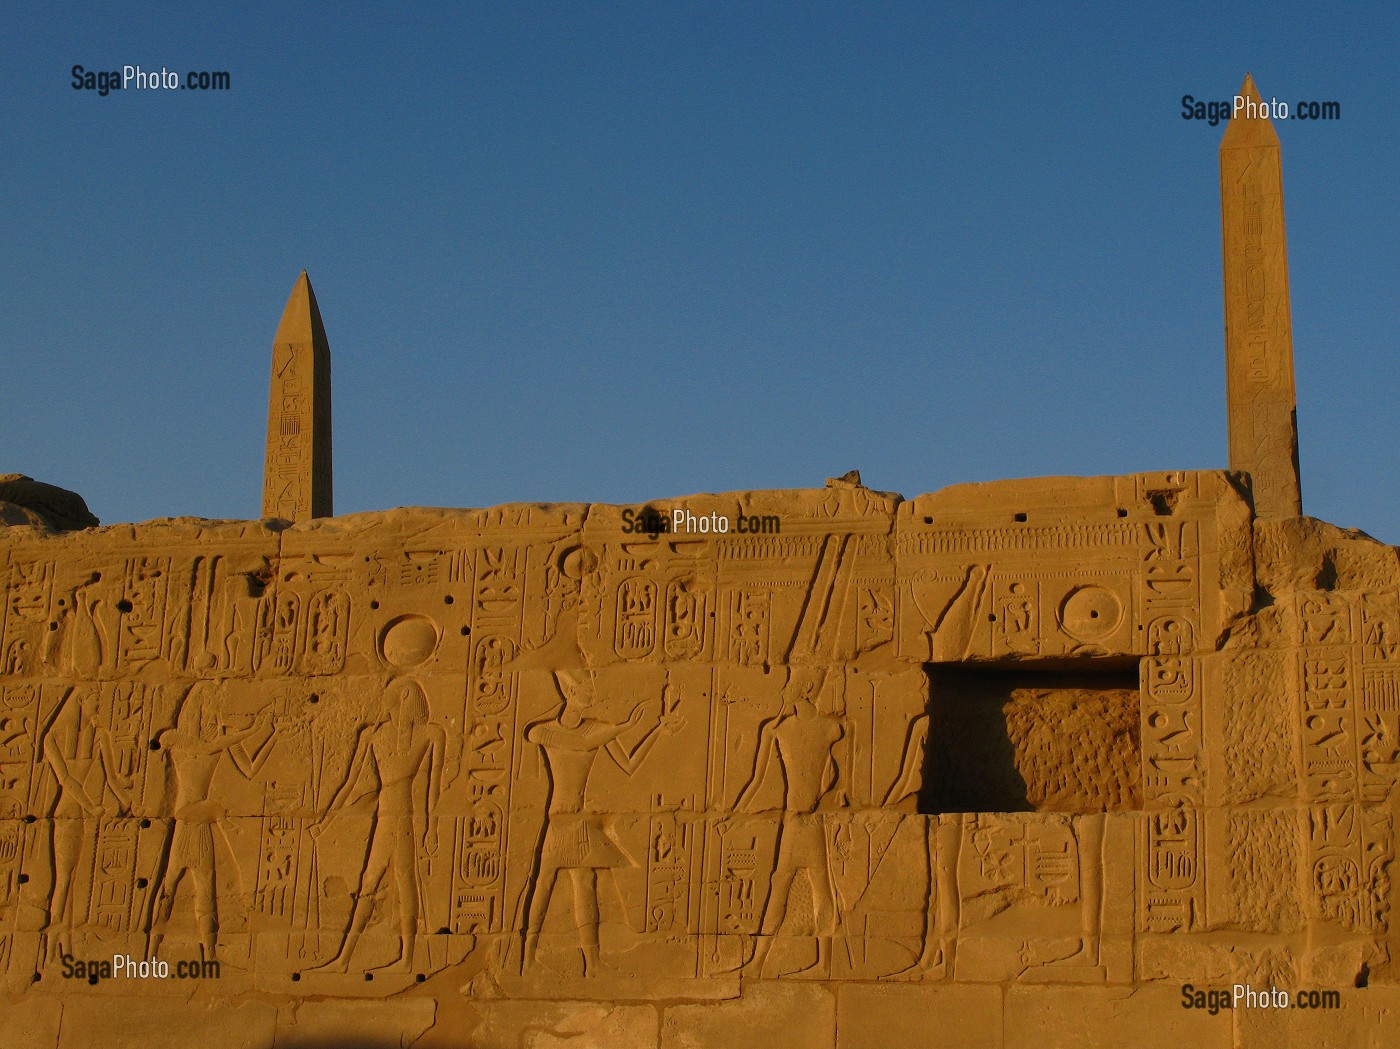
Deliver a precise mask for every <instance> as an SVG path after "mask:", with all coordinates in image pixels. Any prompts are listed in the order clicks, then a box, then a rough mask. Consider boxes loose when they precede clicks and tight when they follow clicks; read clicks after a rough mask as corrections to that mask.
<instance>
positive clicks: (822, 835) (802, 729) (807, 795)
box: [734, 668, 845, 975]
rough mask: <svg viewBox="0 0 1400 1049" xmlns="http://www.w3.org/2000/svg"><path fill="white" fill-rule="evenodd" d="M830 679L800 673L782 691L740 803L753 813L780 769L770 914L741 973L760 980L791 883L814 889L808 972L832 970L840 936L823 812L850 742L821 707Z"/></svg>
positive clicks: (762, 733) (817, 673)
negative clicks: (839, 750)
mask: <svg viewBox="0 0 1400 1049" xmlns="http://www.w3.org/2000/svg"><path fill="white" fill-rule="evenodd" d="M822 685H823V674H822V673H821V672H820V671H814V670H809V669H805V668H804V669H795V670H793V671H792V676H791V678H790V679H789V681H788V683H787V686H786V687H785V688H784V690H783V707H782V710H781V711H780V712H779V714H778V715H777V716H776V717H773V718H769V719H768V720H767V721H765V722H764V723H763V725H762V726H761V727H760V729H759V734H758V753H757V754H756V756H755V758H754V768H753V774H752V776H750V778H749V781H748V784H747V785H746V786H745V787H744V789H743V791H742V792H740V794H739V799H738V801H736V802H735V804H734V808H735V811H736V812H749V811H752V806H753V803H754V799H755V798H756V797H757V796H758V793H759V791H760V790H761V789H762V788H763V785H764V783H765V782H766V781H767V779H768V776H769V775H770V773H771V772H772V770H773V769H774V767H775V766H776V768H777V771H778V774H779V775H780V776H781V777H782V781H783V801H782V805H783V808H782V823H781V825H780V827H779V829H778V856H777V863H776V864H775V867H774V870H773V880H772V882H771V883H770V885H769V890H768V899H767V901H766V903H765V904H764V907H763V919H762V923H761V925H760V927H759V936H758V942H757V945H756V947H755V949H754V953H753V956H752V958H750V959H748V960H747V961H746V962H744V963H742V964H741V965H740V968H749V967H750V966H752V967H753V969H754V970H755V971H756V972H757V973H759V974H760V975H761V974H762V972H763V963H764V961H765V960H766V959H767V957H768V952H769V951H770V950H771V949H772V946H773V940H774V938H775V937H776V936H777V933H778V929H779V928H781V927H782V924H783V918H784V917H785V916H786V914H787V907H788V899H789V896H790V895H791V892H792V883H793V881H794V880H795V879H796V877H797V875H798V874H799V873H801V874H805V875H806V877H807V881H808V884H809V885H810V886H811V889H812V906H813V910H814V911H815V933H816V939H817V960H816V961H815V962H814V963H813V964H812V965H811V966H809V967H808V969H807V970H804V971H808V970H812V969H818V968H821V967H824V966H825V965H827V964H828V962H829V960H830V955H831V940H832V937H833V936H834V935H835V933H836V888H835V883H834V881H833V879H832V873H831V858H830V856H829V855H828V852H827V843H826V832H825V828H824V825H823V819H822V815H821V813H820V812H819V811H818V808H819V806H820V805H821V804H822V802H823V801H825V800H826V799H827V798H828V797H829V796H830V795H831V794H832V791H833V788H834V787H835V786H836V782H837V779H838V769H837V766H836V758H835V755H834V754H833V748H835V746H836V744H837V743H838V742H839V741H840V740H841V738H842V737H843V736H844V735H845V729H844V727H843V726H842V724H841V721H840V720H839V719H838V718H836V717H834V716H833V715H831V714H828V713H824V712H823V711H822V710H821V709H820V708H819V707H818V705H817V704H818V698H819V696H820V695H821V691H822Z"/></svg>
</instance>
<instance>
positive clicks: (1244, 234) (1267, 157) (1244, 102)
mask: <svg viewBox="0 0 1400 1049" xmlns="http://www.w3.org/2000/svg"><path fill="white" fill-rule="evenodd" d="M1220 213H1221V226H1222V231H1223V237H1224V252H1225V379H1226V390H1227V397H1228V400H1229V419H1230V469H1232V470H1243V471H1246V472H1247V473H1249V475H1250V477H1251V478H1252V481H1253V489H1254V512H1255V515H1256V516H1257V517H1260V518H1271V519H1279V518H1288V517H1298V516H1299V515H1301V514H1302V497H1301V494H1300V489H1299V484H1298V422H1297V401H1296V398H1295V394H1294V390H1293V325H1292V321H1291V320H1290V317H1289V309H1288V256H1287V252H1286V251H1285V248H1284V231H1283V173H1282V169H1281V168H1280V165H1279V146H1278V135H1277V134H1275V133H1274V128H1273V125H1272V124H1271V123H1270V122H1269V118H1268V115H1267V113H1266V111H1265V107H1264V103H1263V102H1262V101H1261V100H1260V98H1259V92H1258V90H1257V89H1256V88H1255V86H1254V80H1253V78H1251V77H1250V76H1249V75H1248V74H1246V75H1245V78H1244V86H1243V87H1241V88H1240V94H1239V98H1238V99H1237V101H1236V105H1235V111H1234V114H1233V115H1232V117H1231V119H1230V125H1229V127H1228V128H1227V129H1226V131H1225V136H1224V138H1223V139H1221V142H1220Z"/></svg>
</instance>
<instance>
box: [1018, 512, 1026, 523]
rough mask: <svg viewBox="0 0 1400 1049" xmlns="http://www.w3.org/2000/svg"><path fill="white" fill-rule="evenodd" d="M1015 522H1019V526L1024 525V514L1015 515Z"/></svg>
mask: <svg viewBox="0 0 1400 1049" xmlns="http://www.w3.org/2000/svg"><path fill="white" fill-rule="evenodd" d="M1016 520H1017V521H1019V522H1020V523H1021V524H1025V523H1026V515H1025V514H1017V515H1016Z"/></svg>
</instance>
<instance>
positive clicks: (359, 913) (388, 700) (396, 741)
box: [318, 678, 447, 972]
mask: <svg viewBox="0 0 1400 1049" xmlns="http://www.w3.org/2000/svg"><path fill="white" fill-rule="evenodd" d="M446 749H447V735H446V733H445V732H443V730H442V728H441V727H439V726H438V725H434V724H430V723H429V721H428V698H427V696H425V695H424V693H423V688H422V686H421V685H419V684H418V682H417V681H415V680H413V679H412V678H399V679H398V680H395V681H392V682H390V683H389V686H388V687H387V688H386V689H385V691H384V697H383V703H382V706H381V708H380V713H379V721H378V722H377V723H376V724H374V725H368V726H366V727H364V728H363V729H361V730H360V735H359V739H358V740H357V741H356V743H355V753H354V756H353V757H352V758H351V759H350V768H349V770H348V772H347V773H346V776H345V781H344V783H342V784H341V786H340V789H339V790H338V791H336V794H335V797H333V798H332V799H331V801H330V805H329V806H327V815H330V814H333V813H334V812H335V811H336V810H337V809H339V808H340V807H341V806H343V805H345V804H353V803H355V802H357V801H360V800H361V799H363V798H366V797H373V798H374V822H373V829H372V830H371V831H370V840H369V851H368V854H367V857H366V860H365V865H364V868H363V870H362V872H361V874H360V884H359V887H358V888H357V889H356V890H355V909H354V911H353V912H352V913H351V916H350V925H349V928H348V929H347V930H346V932H345V936H344V938H343V939H342V940H341V943H340V949H339V950H338V951H337V952H336V954H335V957H333V958H332V959H331V960H330V961H328V962H325V963H324V964H322V965H320V966H318V968H319V969H320V970H322V971H328V972H345V971H346V970H347V969H348V968H349V966H350V958H351V956H352V955H353V954H354V953H355V947H356V945H357V944H358V943H359V942H360V936H361V935H362V934H363V933H364V931H365V927H366V926H367V925H368V924H369V920H370V917H371V916H372V915H373V913H374V903H375V898H376V896H378V894H379V892H380V888H381V887H382V886H383V884H384V880H385V878H387V877H388V876H389V874H390V873H391V872H392V874H393V878H394V889H395V891H396V893H397V894H398V905H399V953H398V955H397V957H395V958H394V959H393V960H392V961H390V962H387V963H386V964H384V965H382V966H377V967H376V968H381V969H389V970H403V971H407V970H409V969H411V968H412V966H413V950H414V945H415V942H416V940H417V936H418V922H419V913H420V911H421V909H422V897H421V895H420V882H419V876H418V850H419V848H420V846H421V847H422V848H423V849H424V850H426V851H427V852H428V853H429V854H430V855H431V854H434V853H436V852H437V829H436V826H435V824H434V823H433V819H432V811H433V809H434V807H435V806H436V805H437V800H438V797H439V795H440V794H441V792H442V770H443V758H444V754H445V752H446ZM366 773H369V774H371V776H372V778H373V781H374V783H375V784H376V785H375V786H371V787H369V788H367V789H366V790H363V791H361V792H360V793H358V794H356V793H355V791H356V788H357V787H358V786H359V785H360V781H361V780H362V779H363V778H364V776H365V774H366ZM321 826H324V823H323V824H321ZM318 833H319V832H318Z"/></svg>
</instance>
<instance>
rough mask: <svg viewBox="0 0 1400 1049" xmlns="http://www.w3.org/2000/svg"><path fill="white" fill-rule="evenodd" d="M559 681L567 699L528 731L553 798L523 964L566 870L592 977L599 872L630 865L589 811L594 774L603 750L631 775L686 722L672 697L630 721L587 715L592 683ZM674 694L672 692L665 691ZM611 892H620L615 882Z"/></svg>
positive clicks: (565, 676)
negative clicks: (630, 739)
mask: <svg viewBox="0 0 1400 1049" xmlns="http://www.w3.org/2000/svg"><path fill="white" fill-rule="evenodd" d="M555 677H556V680H557V681H558V683H559V690H560V692H561V693H562V695H563V697H564V704H563V706H562V707H560V708H559V709H558V710H557V711H555V713H553V714H551V715H550V716H549V717H546V718H542V719H540V720H538V721H535V722H534V723H532V724H531V725H529V726H528V727H527V728H526V730H525V738H526V739H527V740H529V741H530V742H531V743H533V744H535V745H536V746H537V747H539V748H540V751H541V752H542V754H543V756H544V762H545V767H546V773H547V775H548V778H549V800H548V804H547V811H546V815H545V824H544V831H543V835H542V841H541V845H540V850H539V857H538V859H537V860H536V869H535V872H534V876H533V877H532V878H531V879H530V890H529V897H528V898H529V903H528V909H527V918H526V923H525V944H524V964H526V965H530V964H533V963H534V961H535V957H536V954H537V952H538V947H539V938H540V930H541V929H542V928H543V926H544V919H545V914H546V913H547V912H548V910H549V903H550V899H551V898H552V896H553V894H554V885H555V882H556V880H557V879H558V877H559V874H560V872H561V871H568V872H569V878H570V880H571V881H572V883H573V890H574V915H575V918H576V919H577V921H578V926H579V946H580V947H581V948H582V950H583V972H584V975H585V976H587V975H590V974H592V973H595V972H596V971H597V969H598V965H599V950H598V923H599V913H598V872H599V871H602V872H604V873H608V874H611V872H612V871H613V870H615V869H616V868H618V867H623V866H628V865H630V863H631V861H630V860H629V859H628V858H627V856H626V854H625V853H624V852H623V851H622V848H621V847H620V846H619V845H618V843H617V842H616V841H615V840H614V839H613V837H612V835H611V834H610V833H609V831H608V829H607V826H606V824H605V823H604V820H603V818H602V817H601V816H599V815H597V814H595V813H591V812H588V811H587V809H586V799H585V793H586V790H587V787H588V777H589V774H590V773H591V772H592V771H593V766H594V763H595V762H596V760H597V758H598V755H599V754H600V753H606V754H607V755H608V756H609V757H610V758H612V760H613V761H615V762H616V763H617V765H618V767H619V768H621V769H622V770H623V771H624V772H626V773H627V774H628V775H629V776H630V775H632V774H633V773H634V772H636V770H637V768H638V767H639V766H640V765H641V763H642V761H643V760H644V759H645V758H646V756H647V754H648V753H649V752H650V751H651V748H652V747H653V746H654V745H655V743H656V740H657V739H658V738H660V736H661V735H672V734H674V733H676V732H678V731H680V729H681V728H682V727H683V726H684V725H685V718H684V716H683V715H681V714H679V713H677V712H676V711H675V706H676V705H677V703H678V699H675V698H668V697H667V696H663V698H662V699H660V700H656V701H652V702H638V703H637V704H636V705H635V706H634V707H633V708H632V712H631V714H630V715H629V716H628V717H627V719H626V720H625V721H621V722H617V723H613V722H609V721H602V720H599V719H596V718H590V717H588V716H587V715H588V711H589V710H590V708H591V707H592V706H593V705H594V703H595V701H596V695H595V692H594V688H593V684H592V682H591V681H588V680H586V679H585V678H583V677H581V676H578V675H574V674H569V673H566V672H564V671H560V672H558V673H557V674H556V675H555ZM670 692H671V690H670V689H669V688H668V689H667V693H670ZM648 721H650V722H651V724H650V726H649V727H648V728H646V729H645V730H644V731H643V733H642V735H641V737H640V738H639V739H637V740H636V741H635V742H634V743H633V744H632V745H631V746H630V747H629V746H627V745H626V744H625V743H624V742H623V739H622V737H623V736H625V735H627V734H628V733H629V732H631V731H632V730H633V729H636V728H638V727H640V726H642V725H643V724H645V723H647V722H648ZM613 888H614V890H616V888H617V883H616V880H614V881H613Z"/></svg>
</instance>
